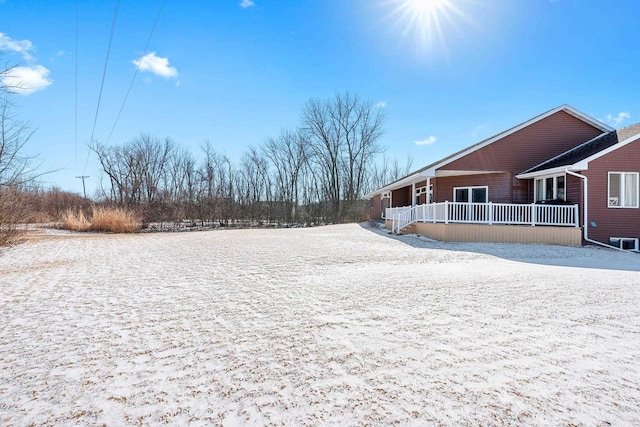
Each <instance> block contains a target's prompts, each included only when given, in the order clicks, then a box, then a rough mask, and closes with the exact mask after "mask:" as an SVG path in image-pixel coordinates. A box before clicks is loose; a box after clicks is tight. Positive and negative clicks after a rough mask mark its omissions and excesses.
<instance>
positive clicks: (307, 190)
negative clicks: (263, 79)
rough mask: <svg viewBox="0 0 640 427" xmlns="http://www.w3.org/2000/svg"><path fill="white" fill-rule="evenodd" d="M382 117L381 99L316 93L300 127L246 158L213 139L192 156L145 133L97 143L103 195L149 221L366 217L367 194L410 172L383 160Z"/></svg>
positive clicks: (298, 220) (269, 221) (249, 152)
mask: <svg viewBox="0 0 640 427" xmlns="http://www.w3.org/2000/svg"><path fill="white" fill-rule="evenodd" d="M384 120H385V115H384V110H383V109H382V108H379V107H377V106H375V105H374V104H372V103H371V102H370V101H366V100H363V99H362V98H360V97H359V96H358V95H352V94H349V93H346V94H336V95H335V97H334V98H332V99H325V100H322V99H311V100H309V101H308V102H307V103H306V105H305V106H304V107H303V109H302V113H301V123H300V126H299V127H298V128H296V129H293V130H282V131H281V132H280V134H279V135H277V136H275V137H271V138H268V139H267V140H266V141H265V142H264V143H263V144H262V145H260V146H258V147H250V148H249V149H248V150H247V151H246V152H244V153H243V154H242V156H241V158H240V159H239V161H238V162H233V161H232V160H231V159H230V158H229V157H228V156H227V155H226V154H224V153H221V152H219V151H217V150H216V149H215V147H214V146H213V145H212V144H211V143H209V142H206V143H205V144H203V145H202V146H201V147H200V151H199V152H198V153H196V154H195V155H194V154H193V153H192V152H190V151H188V150H185V149H183V148H182V147H181V146H180V145H179V144H177V143H176V142H174V141H173V140H171V139H170V138H165V139H161V138H157V137H154V136H152V135H150V134H146V133H143V134H140V135H139V136H138V137H136V138H135V139H133V140H132V141H129V142H126V143H123V144H119V145H106V144H101V143H96V144H94V146H93V147H92V149H93V151H94V152H95V154H96V155H97V157H98V160H99V162H100V165H101V168H102V171H103V172H104V175H105V179H104V180H103V181H102V183H101V186H100V194H99V198H100V199H102V200H104V201H107V202H110V203H114V204H117V205H120V206H125V207H128V208H130V209H136V210H138V212H140V213H141V215H142V216H143V218H145V220H146V221H148V222H163V221H176V220H185V221H193V222H194V223H196V221H199V222H201V223H202V224H203V225H204V224H211V223H214V224H222V225H227V224H236V223H250V224H263V225H266V224H274V225H283V224H324V223H338V222H348V221H361V220H364V219H366V218H367V216H368V212H369V209H368V207H369V205H368V202H367V201H366V200H364V195H365V194H366V193H367V192H369V191H370V190H372V189H374V188H377V187H378V186H381V185H383V184H384V183H386V182H388V181H389V180H392V179H394V178H397V177H398V176H401V175H402V174H404V173H405V172H406V171H407V167H405V168H400V167H399V166H398V162H397V161H394V162H393V163H390V162H389V160H388V158H386V157H384V158H383V160H382V161H379V159H378V157H379V156H380V155H383V156H384V152H385V148H384V147H383V146H382V145H381V144H380V138H381V136H382V134H383V124H384ZM409 166H410V164H409Z"/></svg>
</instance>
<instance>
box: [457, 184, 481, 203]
mask: <svg viewBox="0 0 640 427" xmlns="http://www.w3.org/2000/svg"><path fill="white" fill-rule="evenodd" d="M488 193H489V187H456V188H454V189H453V201H454V202H457V203H487V201H488V200H489V197H488Z"/></svg>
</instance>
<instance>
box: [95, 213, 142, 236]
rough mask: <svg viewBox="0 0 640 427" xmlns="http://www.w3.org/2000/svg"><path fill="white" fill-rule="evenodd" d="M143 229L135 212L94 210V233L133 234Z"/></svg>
mask: <svg viewBox="0 0 640 427" xmlns="http://www.w3.org/2000/svg"><path fill="white" fill-rule="evenodd" d="M140 228H141V223H140V220H139V219H138V217H137V215H135V214H134V213H133V212H131V211H128V210H126V209H122V208H103V207H94V208H93V219H92V221H91V230H92V231H106V232H111V233H132V232H135V231H139V230H140Z"/></svg>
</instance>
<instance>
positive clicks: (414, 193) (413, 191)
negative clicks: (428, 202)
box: [411, 182, 416, 206]
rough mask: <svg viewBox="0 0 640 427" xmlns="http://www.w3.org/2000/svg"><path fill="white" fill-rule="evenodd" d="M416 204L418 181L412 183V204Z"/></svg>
mask: <svg viewBox="0 0 640 427" xmlns="http://www.w3.org/2000/svg"><path fill="white" fill-rule="evenodd" d="M415 205H416V183H415V182H414V183H413V184H411V206H415Z"/></svg>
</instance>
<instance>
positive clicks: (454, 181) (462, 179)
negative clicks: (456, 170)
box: [432, 173, 512, 203]
mask: <svg viewBox="0 0 640 427" xmlns="http://www.w3.org/2000/svg"><path fill="white" fill-rule="evenodd" d="M432 182H434V194H433V199H434V200H433V201H434V202H435V203H439V202H444V201H450V202H453V189H454V188H455V187H483V186H488V187H489V201H490V202H494V203H511V200H512V199H511V175H509V174H506V173H491V174H483V175H461V176H449V177H441V178H436V179H433V180H432Z"/></svg>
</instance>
